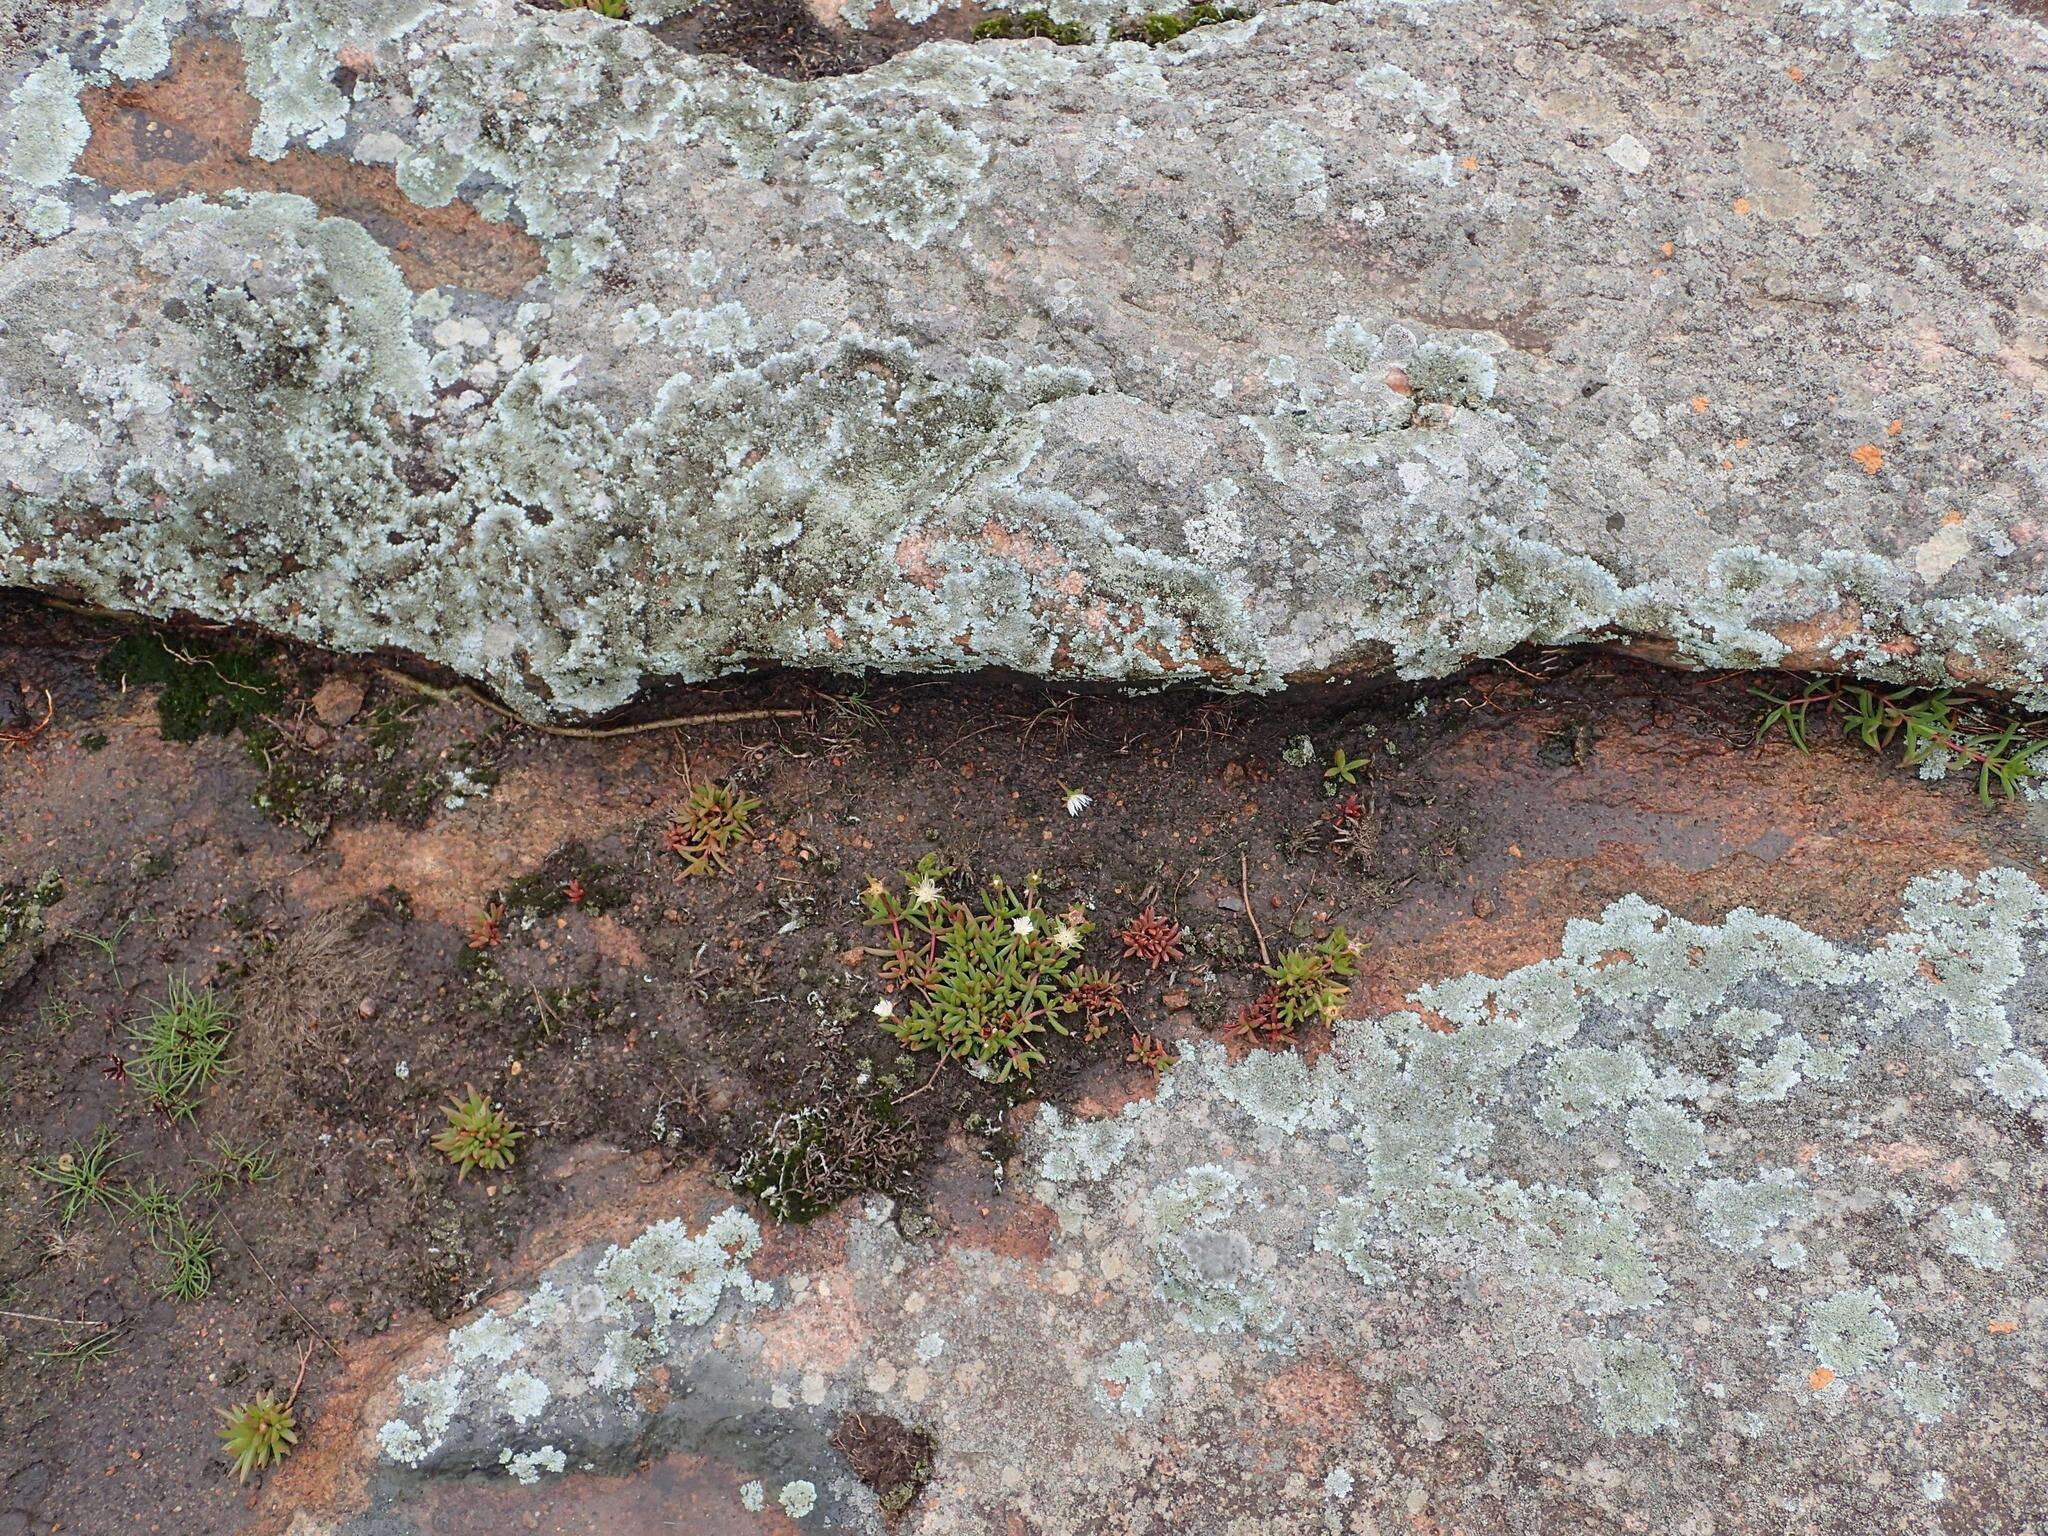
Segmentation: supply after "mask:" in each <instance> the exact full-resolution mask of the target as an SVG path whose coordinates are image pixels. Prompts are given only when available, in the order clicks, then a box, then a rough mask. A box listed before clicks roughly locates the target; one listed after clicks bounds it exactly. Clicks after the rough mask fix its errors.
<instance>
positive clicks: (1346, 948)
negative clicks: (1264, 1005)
mask: <svg viewBox="0 0 2048 1536" xmlns="http://www.w3.org/2000/svg"><path fill="white" fill-rule="evenodd" d="M1359 948H1360V945H1359V944H1358V943H1357V942H1356V941H1355V940H1353V939H1351V938H1350V937H1348V936H1347V935H1346V934H1345V932H1344V930H1343V929H1341V928H1339V929H1336V930H1335V931H1333V932H1332V933H1331V934H1330V936H1329V937H1328V938H1327V939H1324V940H1323V942H1322V943H1320V944H1304V945H1303V946H1302V947H1301V948H1299V949H1296V950H1290V951H1289V952H1288V953H1286V954H1284V955H1282V956H1281V957H1280V963H1279V964H1278V965H1268V966H1262V967H1261V968H1260V969H1261V970H1262V972H1263V973H1264V975H1265V977H1266V980H1267V982H1268V983H1269V984H1270V990H1271V992H1272V1001H1273V1016H1274V1018H1275V1019H1276V1020H1277V1022H1278V1025H1279V1032H1280V1033H1281V1034H1283V1035H1286V1036H1290V1037H1291V1036H1292V1035H1293V1034H1294V1033H1295V1032H1296V1031H1297V1030H1300V1029H1302V1028H1303V1027H1305V1026H1307V1025H1310V1024H1325V1023H1328V1022H1329V1021H1330V1020H1331V1019H1333V1018H1335V1017H1336V1016H1337V1010H1338V1009H1339V1008H1342V1007H1343V1006H1344V1000H1345V999H1346V998H1347V997H1349V996H1350V995H1351V988H1350V987H1349V986H1347V985H1346V984H1345V981H1344V979H1343V978H1345V977H1348V976H1352V975H1354V974H1356V972H1357V970H1358V951H1359Z"/></svg>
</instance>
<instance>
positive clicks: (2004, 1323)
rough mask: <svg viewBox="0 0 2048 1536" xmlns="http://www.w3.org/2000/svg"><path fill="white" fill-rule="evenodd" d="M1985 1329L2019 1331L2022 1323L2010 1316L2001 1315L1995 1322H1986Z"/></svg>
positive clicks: (1998, 1331)
mask: <svg viewBox="0 0 2048 1536" xmlns="http://www.w3.org/2000/svg"><path fill="white" fill-rule="evenodd" d="M1984 1331H1985V1332H1986V1333H2018V1332H2019V1331H2020V1325H2019V1324H2018V1323H2016V1322H2014V1321H2013V1320H2012V1319H2011V1318H2009V1317H2001V1318H1999V1319H1998V1320H1997V1321H1996V1322H1994V1323H1989V1324H1986V1325H1985V1329H1984Z"/></svg>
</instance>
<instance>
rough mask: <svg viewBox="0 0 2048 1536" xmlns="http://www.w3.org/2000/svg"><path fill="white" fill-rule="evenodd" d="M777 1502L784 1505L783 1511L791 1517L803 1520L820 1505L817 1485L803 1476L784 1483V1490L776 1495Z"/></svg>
mask: <svg viewBox="0 0 2048 1536" xmlns="http://www.w3.org/2000/svg"><path fill="white" fill-rule="evenodd" d="M775 1502H776V1503H778V1504H780V1505H781V1506H782V1512H783V1513H784V1514H785V1515H787V1516H789V1518H790V1519H792V1520H801V1519H803V1518H804V1517H805V1516H806V1515H808V1514H809V1513H810V1512H811V1511H812V1510H814V1509H816V1508H817V1507H818V1488H817V1485H816V1484H815V1483H812V1482H810V1481H808V1480H806V1479H803V1478H798V1479H797V1480H796V1481H795V1482H791V1483H784V1484H783V1485H782V1491H781V1492H780V1493H778V1494H776V1495H775Z"/></svg>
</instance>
